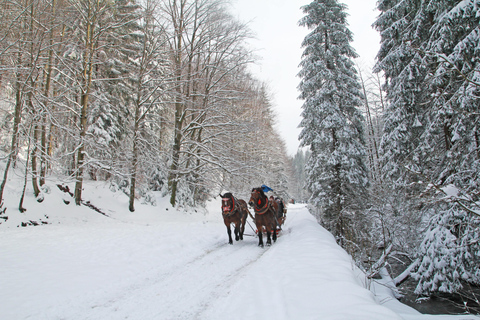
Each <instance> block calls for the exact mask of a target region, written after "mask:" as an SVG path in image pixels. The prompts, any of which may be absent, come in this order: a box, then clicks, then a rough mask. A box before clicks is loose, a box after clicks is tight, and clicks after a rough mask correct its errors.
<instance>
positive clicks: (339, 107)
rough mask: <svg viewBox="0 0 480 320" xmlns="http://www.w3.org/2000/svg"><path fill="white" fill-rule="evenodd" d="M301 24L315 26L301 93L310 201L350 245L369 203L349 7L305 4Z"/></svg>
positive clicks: (331, 0)
mask: <svg viewBox="0 0 480 320" xmlns="http://www.w3.org/2000/svg"><path fill="white" fill-rule="evenodd" d="M302 10H303V12H304V13H305V16H304V17H303V18H302V19H301V20H300V25H301V26H305V27H307V28H309V29H310V30H311V31H310V33H309V34H308V35H307V36H306V37H305V39H304V41H303V43H302V46H303V48H304V52H303V55H302V61H301V63H300V66H301V71H300V73H299V76H300V77H301V82H300V85H299V89H300V92H301V94H300V98H301V99H302V100H304V103H303V106H302V108H303V112H302V117H303V119H302V121H301V123H300V127H302V131H301V133H300V137H299V138H300V140H301V146H303V147H309V148H310V151H311V156H310V158H309V160H308V162H307V165H306V175H307V178H306V179H307V186H308V188H309V190H310V191H311V197H310V202H312V203H313V204H314V205H315V206H317V207H318V208H319V209H320V210H321V211H322V213H323V214H322V217H321V219H322V220H323V222H324V224H325V225H326V227H327V228H329V229H330V231H332V232H333V233H334V235H335V236H336V237H337V239H338V240H339V241H340V242H341V243H343V244H346V243H348V242H349V241H351V240H353V241H354V240H355V235H354V234H353V233H354V230H355V228H354V223H355V222H356V221H357V222H358V220H357V219H359V217H361V214H359V213H361V209H362V203H365V202H366V199H365V197H366V194H367V190H366V188H367V184H368V178H367V170H366V166H365V163H364V158H365V149H364V145H365V142H364V135H363V117H362V114H361V113H360V111H359V110H358V107H359V106H361V105H362V99H363V96H362V93H361V91H360V88H361V87H360V84H359V81H358V77H357V72H356V70H355V68H354V64H353V62H352V59H353V58H356V57H357V54H356V53H355V51H354V49H353V48H352V47H351V46H350V42H351V41H352V39H353V38H352V33H351V31H350V30H349V29H348V27H347V14H346V12H345V11H346V6H345V5H344V4H340V3H339V2H338V1H336V0H315V1H313V2H311V3H310V4H309V5H306V6H304V7H302Z"/></svg>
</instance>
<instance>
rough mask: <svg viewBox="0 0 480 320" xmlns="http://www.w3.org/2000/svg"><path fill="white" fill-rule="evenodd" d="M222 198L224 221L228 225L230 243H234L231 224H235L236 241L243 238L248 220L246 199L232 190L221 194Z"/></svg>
mask: <svg viewBox="0 0 480 320" xmlns="http://www.w3.org/2000/svg"><path fill="white" fill-rule="evenodd" d="M219 196H220V197H221V198H222V216H223V222H224V223H225V226H226V227H227V234H228V243H229V244H233V240H232V230H231V228H230V226H231V224H232V223H234V224H235V229H234V232H235V241H238V240H243V232H244V231H245V223H246V222H247V215H248V214H250V212H249V211H248V207H247V203H246V202H245V200H242V199H237V198H235V197H234V196H233V194H231V193H230V192H227V193H225V194H224V195H221V194H220V195H219Z"/></svg>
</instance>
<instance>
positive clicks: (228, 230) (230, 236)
mask: <svg viewBox="0 0 480 320" xmlns="http://www.w3.org/2000/svg"><path fill="white" fill-rule="evenodd" d="M225 226H226V227H227V233H228V243H230V244H233V240H232V229H231V228H230V222H228V223H227V222H226V221H225Z"/></svg>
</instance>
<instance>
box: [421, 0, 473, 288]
mask: <svg viewBox="0 0 480 320" xmlns="http://www.w3.org/2000/svg"><path fill="white" fill-rule="evenodd" d="M426 7H427V10H428V12H429V16H430V17H431V18H432V21H433V27H432V28H431V34H430V38H429V41H428V46H427V47H426V52H425V53H424V54H425V56H426V57H427V58H428V59H429V61H430V65H433V66H434V68H433V70H432V71H431V72H432V74H431V76H430V81H429V82H428V83H429V87H428V93H429V95H430V96H431V97H432V99H429V100H427V101H426V106H427V107H428V113H427V115H428V122H427V123H428V126H427V127H426V130H425V132H424V134H423V136H422V139H421V143H420V145H419V147H418V151H417V153H418V154H420V155H421V157H422V158H423V159H427V160H428V161H427V162H425V164H426V165H425V166H424V167H422V168H421V169H422V171H423V172H424V175H425V176H426V177H427V178H428V180H429V182H433V184H435V185H436V187H437V188H436V189H433V190H432V191H433V192H431V193H430V194H431V197H432V198H433V199H434V201H432V203H431V204H429V205H428V206H426V207H425V210H424V211H426V212H427V213H428V216H429V217H431V218H430V223H429V225H428V231H427V233H426V236H425V238H424V240H423V243H422V245H421V246H420V249H419V252H418V257H419V258H420V265H419V268H418V270H417V272H416V274H415V277H416V279H417V280H418V285H417V289H416V293H418V294H424V295H429V294H431V293H434V292H436V291H441V292H458V291H460V290H461V289H462V287H463V284H464V283H465V282H469V283H473V284H476V285H478V284H479V283H480V268H479V264H478V262H479V260H480V245H479V232H478V227H479V223H480V220H479V217H478V215H477V214H475V212H476V210H478V201H479V197H478V188H479V183H480V179H479V178H480V177H479V173H480V161H479V160H480V154H479V148H480V144H479V138H478V131H479V117H478V115H479V112H480V110H479V94H480V92H479V90H480V81H479V80H480V79H479V76H478V75H479V73H478V70H479V69H480V65H479V62H480V52H479V51H478V48H479V46H480V28H479V22H480V6H479V2H478V1H471V0H465V1H460V2H455V3H454V2H452V1H433V0H432V1H429V2H428V5H426ZM438 189H440V190H442V191H443V192H439V191H438ZM427 210H428V211H427Z"/></svg>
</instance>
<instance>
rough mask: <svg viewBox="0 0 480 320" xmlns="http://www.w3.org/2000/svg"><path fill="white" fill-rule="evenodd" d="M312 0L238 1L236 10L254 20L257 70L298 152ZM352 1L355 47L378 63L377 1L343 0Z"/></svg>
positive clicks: (365, 59) (364, 60)
mask: <svg viewBox="0 0 480 320" xmlns="http://www.w3.org/2000/svg"><path fill="white" fill-rule="evenodd" d="M310 2H311V0H232V6H233V8H232V13H233V15H234V16H236V17H237V18H238V19H239V20H240V21H243V22H248V23H249V27H250V29H251V30H252V32H253V33H254V34H255V36H256V39H253V40H252V41H251V46H252V49H254V50H256V54H257V55H258V56H259V57H260V58H261V60H260V61H259V62H258V63H257V65H255V66H252V68H251V71H252V72H253V73H254V74H255V75H256V77H257V78H258V79H259V80H262V81H264V82H265V83H267V84H268V87H269V89H270V93H271V95H272V101H273V105H274V108H275V110H276V111H277V113H278V118H277V126H276V127H277V130H278V132H279V133H280V135H281V136H282V138H283V139H284V140H285V143H286V146H287V151H288V153H289V154H290V155H294V154H295V153H296V152H297V149H298V146H299V141H298V135H299V133H300V128H298V124H299V123H300V120H301V117H300V113H301V106H302V101H301V100H299V99H297V98H298V96H299V92H298V91H297V86H298V84H299V82H300V79H299V78H298V77H297V74H298V71H299V69H298V65H299V63H300V59H301V55H302V52H303V50H302V49H301V43H302V40H303V38H304V37H305V35H306V34H307V33H308V30H307V29H306V28H303V27H299V26H298V21H299V20H300V19H301V18H302V17H303V13H302V11H301V10H300V7H301V6H303V5H306V4H309V3H310ZM340 2H343V3H345V4H346V5H347V6H348V14H349V18H348V21H349V29H350V31H352V32H353V33H354V42H353V43H352V46H353V47H354V48H355V50H356V51H357V53H358V54H359V55H360V58H359V59H358V62H359V63H360V64H361V65H365V66H372V65H373V63H374V58H375V55H376V54H377V51H378V48H379V41H380V37H379V35H378V34H377V32H376V31H375V30H373V28H372V27H371V25H372V24H373V22H374V21H375V19H376V17H377V15H378V12H377V11H375V5H376V2H377V0H340Z"/></svg>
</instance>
